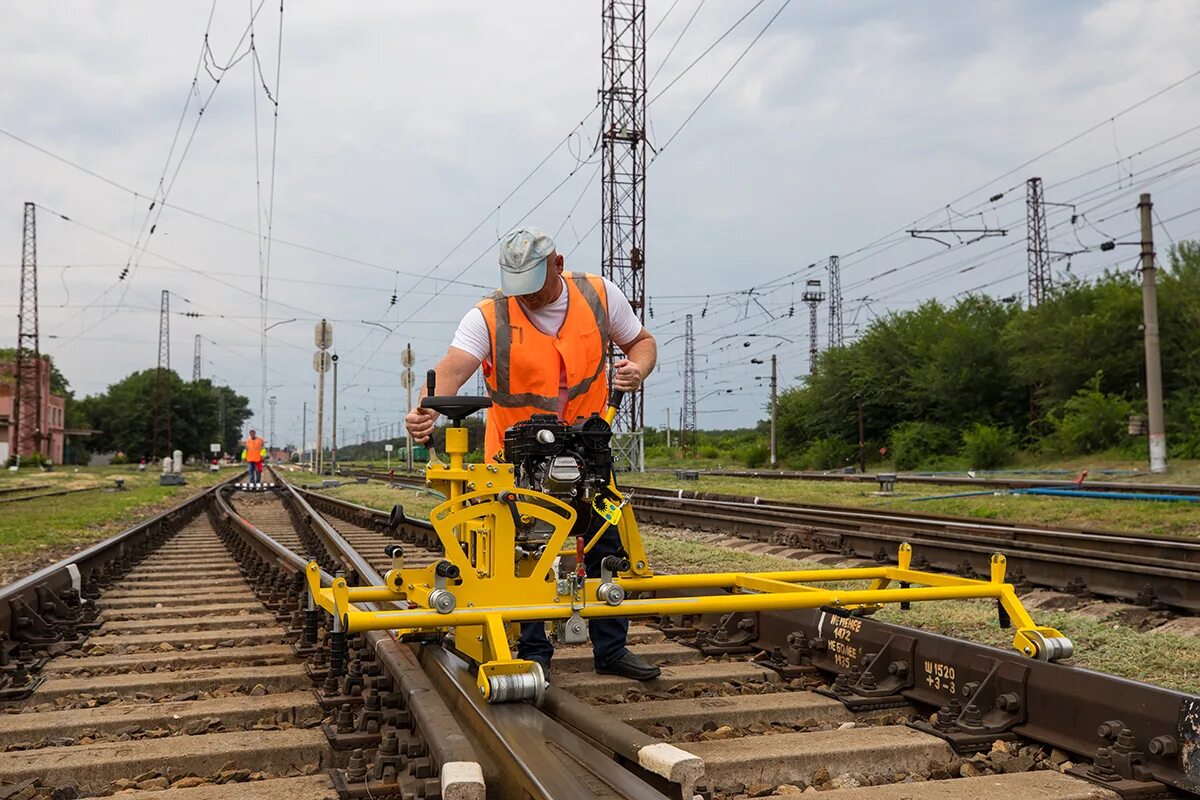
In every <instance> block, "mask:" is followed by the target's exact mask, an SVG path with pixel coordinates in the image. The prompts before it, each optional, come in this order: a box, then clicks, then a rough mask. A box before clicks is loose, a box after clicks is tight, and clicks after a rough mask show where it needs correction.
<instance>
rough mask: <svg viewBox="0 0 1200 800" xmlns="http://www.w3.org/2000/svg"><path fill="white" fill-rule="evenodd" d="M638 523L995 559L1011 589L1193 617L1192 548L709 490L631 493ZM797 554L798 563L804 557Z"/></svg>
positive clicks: (1196, 546)
mask: <svg viewBox="0 0 1200 800" xmlns="http://www.w3.org/2000/svg"><path fill="white" fill-rule="evenodd" d="M630 489H631V491H632V492H633V493H634V498H635V499H634V505H635V507H636V508H637V509H638V515H639V518H640V519H642V520H644V521H647V522H653V523H658V524H663V525H673V526H681V527H690V528H695V529H699V530H706V531H716V532H721V533H727V534H732V535H736V536H741V537H746V538H750V539H754V540H756V541H762V542H766V543H768V544H773V545H778V546H782V547H787V548H792V549H797V550H801V551H809V554H810V555H819V554H823V553H836V554H840V555H844V556H854V557H857V558H866V559H876V560H879V559H883V558H887V557H889V556H890V554H891V553H892V552H893V551H894V550H895V547H896V545H898V544H899V543H900V542H901V541H908V542H910V543H911V544H912V545H913V548H914V550H915V551H916V553H917V558H918V559H920V560H921V564H922V568H932V569H935V570H943V571H950V572H957V573H960V574H968V575H986V574H987V564H988V558H989V556H990V555H991V554H992V553H994V552H996V551H998V550H999V551H1002V552H1003V553H1004V554H1005V557H1006V558H1007V559H1008V563H1009V575H1010V577H1011V579H1012V581H1013V582H1014V583H1017V584H1022V583H1025V584H1030V585H1034V586H1040V587H1049V588H1053V589H1057V590H1060V591H1067V592H1070V593H1073V594H1084V595H1086V594H1096V595H1100V596H1103V597H1113V598H1119V599H1122V600H1126V601H1130V602H1133V603H1137V604H1140V605H1145V606H1150V607H1156V608H1163V607H1165V608H1169V609H1173V610H1176V611H1183V612H1186V613H1190V614H1195V613H1197V612H1200V541H1197V540H1196V539H1191V538H1185V537H1160V536H1139V535H1136V534H1126V533H1117V532H1113V531H1102V530H1088V529H1067V528H1052V527H1046V526H1039V525H1026V524H1021V523H1014V522H1004V521H998V520H983V519H974V518H968V517H948V516H940V515H931V514H914V513H907V512H899V511H891V510H880V509H868V508H848V507H843V506H821V505H813V504H808V503H794V502H786V501H776V500H762V499H761V498H754V497H741V496H736V495H724V494H716V493H711V492H692V491H678V490H669V489H653V488H647V487H630ZM803 555H804V553H799V554H798V557H803Z"/></svg>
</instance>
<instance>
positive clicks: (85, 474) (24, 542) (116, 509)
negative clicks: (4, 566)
mask: <svg viewBox="0 0 1200 800" xmlns="http://www.w3.org/2000/svg"><path fill="white" fill-rule="evenodd" d="M185 475H186V478H187V480H188V485H187V486H159V485H158V474H157V473H156V472H152V471H150V470H147V471H146V472H145V473H140V472H138V471H137V468H136V467H134V468H132V470H130V468H128V467H101V468H83V467H81V468H79V470H78V471H75V470H74V469H73V468H70V467H67V468H62V469H60V470H56V471H55V472H50V473H41V472H40V471H39V472H37V473H36V474H35V473H33V472H32V471H30V473H29V474H28V475H26V473H25V471H24V470H22V472H21V473H19V474H17V475H13V474H12V473H5V475H4V480H3V481H0V485H4V486H13V485H19V484H21V483H31V484H36V483H53V484H54V485H55V488H84V487H87V486H102V487H104V488H101V489H99V490H97V491H94V492H82V493H79V494H73V495H65V496H59V497H47V498H45V499H37V500H28V501H25V502H20V503H5V504H3V505H0V558H2V559H5V560H7V559H11V558H14V557H21V556H28V555H30V554H34V553H37V552H38V551H41V550H44V549H46V548H53V547H69V546H77V545H83V544H88V543H91V542H95V541H98V540H100V539H103V538H105V537H108V536H111V535H113V534H114V533H117V532H119V531H121V530H123V529H124V528H127V527H129V526H130V525H132V524H134V523H135V522H136V521H137V520H138V519H141V518H143V517H145V516H146V515H147V513H149V512H150V511H152V510H154V509H157V508H166V507H169V506H170V505H173V504H174V503H175V502H177V500H178V499H180V498H182V497H185V496H187V495H188V494H191V493H194V492H196V491H197V490H199V489H203V488H204V487H206V486H211V485H212V484H213V483H215V482H216V480H217V479H218V478H219V477H228V475H229V473H228V472H222V473H217V474H213V473H209V472H208V471H207V470H203V471H201V470H197V471H194V472H187V473H185ZM117 476H120V477H124V478H125V491H120V492H119V491H115V490H111V489H110V488H108V487H111V486H112V485H113V481H112V479H113V478H114V477H117ZM47 491H48V490H47Z"/></svg>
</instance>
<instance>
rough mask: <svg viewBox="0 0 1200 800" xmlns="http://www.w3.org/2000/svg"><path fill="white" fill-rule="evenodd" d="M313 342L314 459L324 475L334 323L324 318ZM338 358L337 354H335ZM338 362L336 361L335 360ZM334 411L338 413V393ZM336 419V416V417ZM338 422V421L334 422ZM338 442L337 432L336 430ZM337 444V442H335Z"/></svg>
mask: <svg viewBox="0 0 1200 800" xmlns="http://www.w3.org/2000/svg"><path fill="white" fill-rule="evenodd" d="M313 342H314V343H315V344H316V346H317V352H315V353H313V369H314V370H316V373H317V443H316V447H315V448H314V450H315V453H314V456H313V460H314V461H315V462H316V468H317V474H318V475H324V474H325V473H324V467H325V464H324V461H325V373H326V372H328V371H329V363H330V361H331V360H332V359H330V357H329V348H330V347H332V346H333V325H331V324H330V323H329V321H328V320H325V319H322V320H321V321H320V322H318V323H317V325H316V328H315V329H314V330H313ZM335 358H336V356H335ZM335 363H336V362H335ZM334 413H335V414H336V413H337V400H336V393H335V399H334ZM334 419H335V420H336V419H337V418H336V416H335V417H334ZM334 424H335V425H336V424H337V423H336V422H335V423H334ZM335 442H336V432H335ZM335 446H336V444H335Z"/></svg>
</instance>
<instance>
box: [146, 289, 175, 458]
mask: <svg viewBox="0 0 1200 800" xmlns="http://www.w3.org/2000/svg"><path fill="white" fill-rule="evenodd" d="M170 371H171V293H170V292H168V291H167V290H166V289H163V291H162V306H161V308H160V309H159V312H158V369H157V370H156V371H155V373H154V439H153V440H152V443H151V446H150V455H151V456H152V457H153V458H156V459H157V458H159V457H160V456H169V455H171V380H170V375H169V374H168V373H170Z"/></svg>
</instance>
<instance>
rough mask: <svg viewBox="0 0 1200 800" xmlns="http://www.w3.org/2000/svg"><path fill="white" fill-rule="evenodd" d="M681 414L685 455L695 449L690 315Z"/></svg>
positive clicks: (693, 344) (693, 350)
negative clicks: (688, 450) (689, 450)
mask: <svg viewBox="0 0 1200 800" xmlns="http://www.w3.org/2000/svg"><path fill="white" fill-rule="evenodd" d="M680 413H681V414H683V417H682V421H681V422H680V433H679V445H680V447H682V448H683V449H684V452H685V454H686V452H687V449H688V448H689V447H690V448H691V449H692V450H695V449H696V337H695V336H694V335H693V334H692V315H691V314H688V315H687V319H686V320H685V326H684V334H683V409H682V410H681V412H680Z"/></svg>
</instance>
